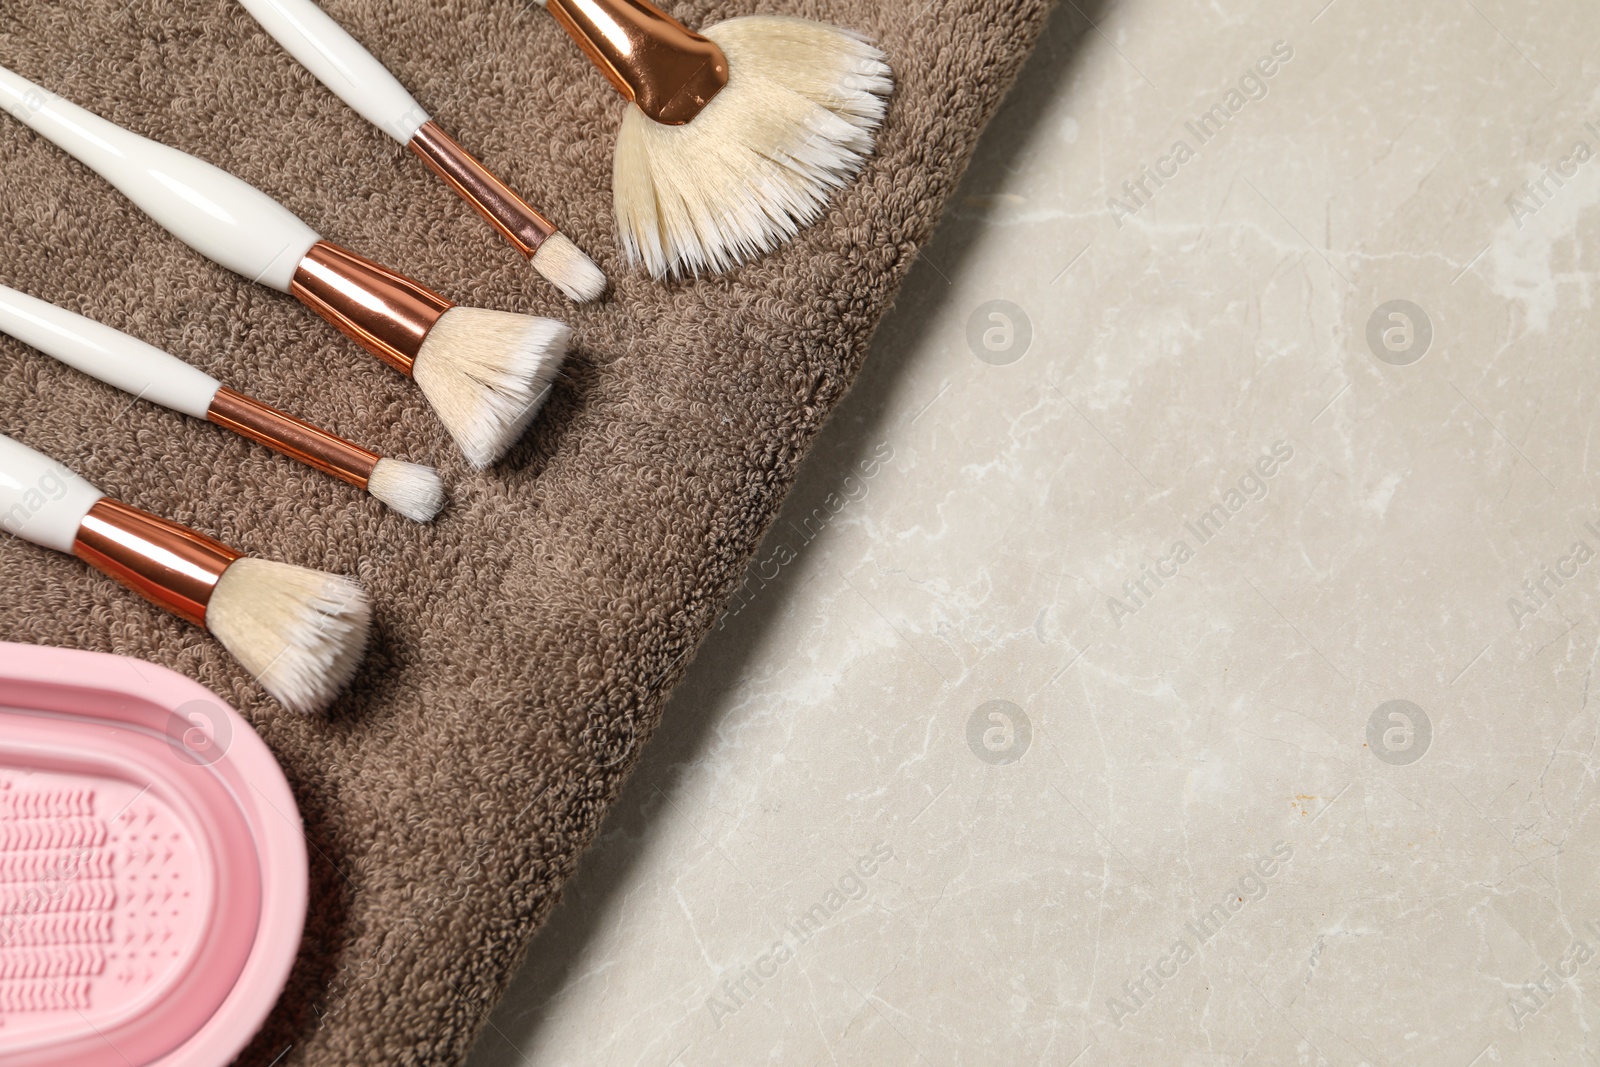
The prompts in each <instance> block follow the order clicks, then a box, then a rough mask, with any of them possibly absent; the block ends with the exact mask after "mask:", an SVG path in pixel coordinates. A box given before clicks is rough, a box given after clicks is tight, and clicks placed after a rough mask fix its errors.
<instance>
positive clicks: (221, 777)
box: [0, 643, 306, 1067]
mask: <svg viewBox="0 0 1600 1067" xmlns="http://www.w3.org/2000/svg"><path fill="white" fill-rule="evenodd" d="M305 913H306V850H305V840H304V837H303V834H302V832H301V825H300V815H299V810H298V808H297V807H296V805H295V801H294V795H293V794H292V793H291V792H290V791H289V784H288V783H287V782H286V781H284V777H283V772H282V771H281V770H279V768H278V764H277V761H276V760H274V759H273V757H272V753H271V752H270V751H269V750H268V749H267V746H266V745H265V744H263V743H262V741H261V739H260V738H259V737H257V736H256V733H255V731H254V730H252V729H251V728H250V726H249V724H248V723H246V722H245V721H244V720H243V719H241V718H240V717H239V716H238V714H237V713H236V712H234V710H233V709H232V708H229V707H228V706H227V705H225V704H224V703H223V702H222V701H221V700H220V699H218V698H217V697H216V696H215V695H214V694H213V693H211V692H210V691H209V690H206V689H204V688H202V687H201V686H199V685H197V684H195V683H194V682H192V681H190V680H189V679H187V678H184V677H182V676H180V675H177V674H174V673H173V672H171V671H169V670H166V669H165V668H162V667H157V666H155V665H154V664H150V663H144V662H142V661H138V660H131V659H125V658H123V657H120V656H106V655H100V654H98V653H92V652H73V651H69V650H66V649H59V648H43V647H39V646H34V645H12V644H3V643H0V1063H3V1064H5V1065H6V1067H224V1065H225V1064H227V1063H228V1062H229V1061H231V1060H232V1059H233V1058H234V1056H236V1055H237V1054H238V1053H239V1051H240V1050H241V1049H243V1048H244V1046H245V1045H246V1044H247V1043H248V1042H249V1041H250V1038H251V1037H252V1036H253V1035H254V1034H255V1032H256V1030H257V1029H258V1028H259V1027H260V1026H261V1023H262V1021H263V1020H264V1019H265V1018H266V1016H267V1013H268V1012H269V1011H271V1010H272V1006H273V1004H274V1003H275V1002H276V1001H277V999H278V994H279V993H280V992H281V991H282V989H283V985H284V983H285V981H287V979H288V976H289V969H290V967H291V966H293V964H294V959H295V955H296V954H297V952H298V951H299V947H300V934H301V931H302V929H303V927H304V924H305Z"/></svg>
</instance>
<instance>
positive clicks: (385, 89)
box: [239, 0, 606, 301]
mask: <svg viewBox="0 0 1600 1067" xmlns="http://www.w3.org/2000/svg"><path fill="white" fill-rule="evenodd" d="M239 5H240V6H241V7H243V8H244V9H245V10H246V11H249V12H250V14H252V15H254V16H255V19H256V21H257V22H259V23H260V24H261V27H262V28H263V29H265V30H266V31H267V33H269V34H270V35H271V36H272V37H273V39H274V40H276V41H277V42H278V43H279V44H280V45H282V46H283V48H284V51H286V52H288V53H289V54H290V55H292V56H294V58H295V59H298V60H299V61H300V64H301V65H302V66H304V67H305V68H306V69H307V70H309V71H310V72H311V73H312V74H314V75H316V76H317V78H318V80H320V81H321V82H322V84H323V85H326V86H327V87H328V88H329V89H331V90H332V91H333V92H334V93H335V95H337V96H338V97H339V99H341V100H343V101H344V102H345V103H346V104H349V105H350V107H351V108H352V109H354V110H355V111H356V112H358V113H359V114H360V115H361V117H362V118H364V119H366V120H367V121H368V122H370V123H372V124H373V125H374V126H376V127H378V129H380V130H382V131H383V132H384V133H386V134H388V135H389V136H390V137H393V138H394V139H395V140H396V141H399V142H400V143H401V144H403V145H406V146H407V147H409V148H410V149H411V151H413V152H415V153H416V154H417V155H418V156H420V157H421V158H422V160H423V162H425V163H427V164H428V167H429V168H430V169H431V170H433V172H434V173H435V174H437V175H439V177H441V178H443V179H444V181H445V183H446V184H447V185H449V186H450V188H452V189H454V190H455V191H456V193H457V195H459V196H460V197H461V198H462V199H463V200H465V201H466V202H467V203H468V204H471V205H472V208H473V210H474V211H476V212H477V213H478V214H480V215H482V216H483V217H484V219H486V220H487V221H488V222H489V224H490V225H491V226H493V227H494V228H495V229H497V230H499V231H500V234H501V236H503V237H504V238H505V239H506V240H508V241H510V242H511V245H512V247H513V248H515V249H516V250H517V251H518V252H521V253H522V254H523V255H524V256H527V257H528V258H529V259H530V260H532V262H533V269H534V270H536V271H538V272H539V273H540V274H542V275H544V277H545V278H546V279H548V280H549V281H550V283H551V284H553V285H554V286H555V287H556V288H558V289H560V290H561V291H562V292H563V293H565V294H567V296H569V297H571V298H572V299H573V300H577V301H585V300H594V299H596V298H597V297H599V296H600V294H601V293H603V292H605V288H606V277H605V275H604V274H602V273H600V268H599V267H597V266H595V265H594V261H593V260H591V259H590V258H589V257H588V256H586V255H584V254H583V252H582V251H580V250H579V248H578V246H577V245H575V244H573V243H572V240H571V239H570V238H568V237H567V236H566V235H565V234H563V233H561V232H560V231H558V230H557V229H556V228H555V225H554V224H552V223H551V222H550V220H549V219H547V218H545V217H544V216H543V215H541V214H540V213H539V212H537V211H535V210H534V209H533V208H532V207H530V206H529V205H528V203H527V201H525V200H523V199H522V197H520V196H518V195H517V194H516V193H514V192H513V191H512V190H511V188H510V187H509V186H507V185H506V184H505V182H503V181H501V180H500V179H499V178H497V177H495V175H494V174H493V173H491V172H490V171H489V169H488V168H487V167H485V166H484V165H483V164H482V163H480V162H479V161H478V160H477V159H476V158H475V157H473V155H472V154H471V153H469V152H468V151H467V150H466V149H465V148H462V147H461V146H460V145H459V144H457V143H456V141H455V140H454V138H452V137H451V136H450V135H449V134H447V133H445V132H444V130H442V129H440V128H439V125H438V123H436V122H434V121H433V119H432V118H431V117H429V115H428V113H427V112H426V111H424V110H423V109H422V105H421V104H419V103H417V101H416V99H415V98H413V97H412V95H411V94H410V93H409V92H407V91H406V89H405V87H404V86H403V85H401V84H400V82H399V81H398V80H397V79H396V78H395V76H394V75H393V74H391V73H390V72H389V71H388V69H387V68H385V67H384V66H383V64H381V63H379V62H378V61H377V59H375V58H374V57H373V56H372V53H370V52H368V51H367V50H366V49H365V48H363V47H361V45H360V44H359V43H358V42H357V41H356V39H355V38H354V37H352V36H350V34H349V33H347V32H345V30H344V28H343V27H342V26H340V25H339V24H338V23H337V22H335V21H333V19H331V18H329V17H328V16H327V14H325V13H324V12H323V10H322V9H321V8H320V7H318V6H317V5H316V4H314V3H312V2H311V0H239Z"/></svg>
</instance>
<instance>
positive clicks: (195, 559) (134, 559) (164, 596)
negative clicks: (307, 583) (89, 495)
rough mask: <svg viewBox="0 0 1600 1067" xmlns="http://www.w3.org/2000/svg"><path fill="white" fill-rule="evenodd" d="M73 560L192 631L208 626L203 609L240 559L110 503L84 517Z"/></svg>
mask: <svg viewBox="0 0 1600 1067" xmlns="http://www.w3.org/2000/svg"><path fill="white" fill-rule="evenodd" d="M72 554H73V555H75V556H77V557H78V558H79V559H81V560H83V561H84V562H85V563H87V564H89V565H90V566H91V567H94V568H95V569H96V570H99V571H101V572H102V573H104V574H106V575H108V576H110V577H112V578H115V579H116V580H117V581H119V582H121V583H122V584H123V585H125V586H127V587H128V588H129V589H132V590H133V591H134V592H135V593H138V594H139V595H140V596H142V597H144V598H145V599H146V600H148V601H150V602H151V603H152V604H154V605H156V606H157V607H160V608H165V609H166V610H168V611H170V612H172V613H173V614H174V615H176V616H178V617H179V618H181V619H187V620H188V621H189V622H192V623H194V624H195V625H196V626H204V625H205V624H206V605H207V604H209V603H211V594H212V593H213V592H215V591H216V588H217V582H219V581H220V580H221V579H222V572H223V571H225V570H227V569H228V567H229V565H230V564H232V563H233V561H234V560H236V559H238V558H239V557H241V556H243V555H244V553H243V552H236V551H234V550H233V549H231V548H229V547H228V546H227V545H225V544H222V543H221V542H220V541H213V540H212V539H211V538H209V537H207V536H206V535H205V534H203V533H199V532H197V531H195V530H191V529H189V528H188V527H187V526H179V525H178V524H177V523H175V522H168V521H167V520H166V519H163V518H158V517H157V516H155V515H151V514H150V513H148V512H144V511H140V510H139V509H138V508H133V507H129V506H128V505H127V504H124V503H122V502H121V501H117V500H112V499H110V498H109V497H101V498H100V499H99V500H98V501H96V502H95V505H94V507H92V508H90V509H89V514H88V515H85V516H84V519H83V522H82V523H81V524H80V525H79V526H78V537H77V540H76V541H74V542H73V545H72Z"/></svg>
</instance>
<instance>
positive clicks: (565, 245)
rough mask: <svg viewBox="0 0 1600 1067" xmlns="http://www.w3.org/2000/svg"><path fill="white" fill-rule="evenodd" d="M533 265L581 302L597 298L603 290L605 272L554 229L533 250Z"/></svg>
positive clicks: (571, 296) (569, 239) (564, 291)
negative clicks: (536, 249) (554, 231)
mask: <svg viewBox="0 0 1600 1067" xmlns="http://www.w3.org/2000/svg"><path fill="white" fill-rule="evenodd" d="M533 269H534V270H536V271H538V272H539V273H540V274H542V275H544V277H545V280H546V281H548V282H549V283H550V284H551V285H553V286H555V287H556V288H557V289H560V290H561V291H562V292H563V293H566V294H567V296H568V298H570V299H572V300H576V301H577V302H578V303H580V304H582V303H585V302H587V301H590V300H598V299H600V294H601V293H603V292H605V291H606V276H605V275H604V274H602V273H601V271H600V268H599V267H597V266H595V262H594V260H592V259H590V258H589V257H588V256H586V255H584V254H583V250H582V249H581V248H579V247H578V246H577V245H575V244H573V243H572V239H571V238H570V237H568V236H567V235H566V234H564V233H553V234H551V235H550V236H549V237H547V238H545V240H544V242H543V243H542V244H540V245H539V250H538V251H537V252H535V253H534V254H533Z"/></svg>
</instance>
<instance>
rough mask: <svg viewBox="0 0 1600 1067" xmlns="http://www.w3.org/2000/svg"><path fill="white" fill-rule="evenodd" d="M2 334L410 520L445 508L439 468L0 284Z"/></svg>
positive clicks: (427, 517)
mask: <svg viewBox="0 0 1600 1067" xmlns="http://www.w3.org/2000/svg"><path fill="white" fill-rule="evenodd" d="M0 333H8V334H10V335H11V336H12V337H15V338H16V339H17V340H19V341H22V342H24V343H26V344H29V345H32V346H33V347H34V348H37V349H38V350H39V351H41V352H43V353H45V354H46V355H49V356H54V357H55V358H56V359H58V360H60V361H61V362H62V363H65V364H66V365H67V366H69V367H74V368H76V369H77V370H80V371H82V372H83V373H85V374H87V375H89V376H90V377H92V378H98V379H100V380H101V381H102V382H105V383H106V384H107V385H110V386H115V387H116V388H118V389H121V390H122V391H123V392H125V393H129V394H131V395H133V396H134V397H136V398H140V399H144V400H148V401H150V402H151V403H155V404H160V405H161V406H162V407H167V408H171V409H172V410H173V411H178V412H182V413H183V414H185V415H191V416H193V417H194V418H197V419H205V420H207V421H209V422H214V423H216V424H217V425H218V426H223V427H226V428H227V429H230V430H232V431H233V432H234V433H237V434H239V435H240V436H242V437H248V438H249V439H250V440H252V441H256V442H258V443H260V444H263V445H266V446H267V447H268V448H270V449H272V450H274V451H276V452H280V453H282V454H283V455H285V456H288V457H289V458H290V459H293V460H298V461H299V462H301V463H304V464H306V465H307V466H308V467H314V468H316V469H317V470H320V471H322V472H323V473H324V474H331V475H333V476H334V477H335V478H338V479H340V480H342V481H346V482H349V483H350V484H351V485H353V486H355V487H356V488H357V489H364V490H366V491H367V492H369V493H371V494H372V495H373V496H375V497H377V498H378V499H379V500H381V501H383V502H384V503H385V504H388V505H389V506H390V507H391V508H394V509H395V510H396V511H398V512H400V513H401V514H402V515H404V516H406V518H408V519H415V520H416V521H417V522H428V521H429V520H431V519H432V518H433V517H434V516H435V515H437V514H439V509H440V508H442V507H444V483H443V482H441V481H440V480H439V472H438V471H436V470H434V469H433V468H432V467H424V466H422V465H421V464H418V463H406V462H404V461H402V460H398V459H389V458H387V457H385V456H380V455H378V454H377V453H376V452H372V451H370V450H368V449H365V448H362V447H361V446H360V445H357V444H352V443H351V442H349V441H346V440H345V439H344V438H342V437H338V436H335V435H334V434H331V433H329V432H328V431H326V430H323V429H320V428H319V427H316V426H313V425H311V424H310V423H308V422H303V421H301V420H300V419H297V418H295V417H294V416H293V415H288V414H285V413H284V412H282V411H279V410H278V409H277V408H274V407H271V406H269V405H267V404H263V403H262V402H261V401H259V400H256V399H255V398H253V397H248V396H245V395H244V394H243V393H239V392H235V391H234V390H232V389H230V388H228V387H227V386H225V385H223V384H222V383H221V382H219V381H217V380H216V379H215V378H213V377H211V376H210V375H209V374H206V373H205V372H204V371H201V370H198V369H197V368H195V367H191V366H190V365H189V364H187V363H185V362H184V361H183V360H181V359H179V358H178V357H177V356H174V355H171V354H169V353H166V352H163V351H161V349H159V348H156V347H154V346H152V345H148V344H145V343H144V342H143V341H141V340H139V339H138V338H137V337H130V336H128V335H127V334H125V333H122V332H120V331H118V330H114V329H112V328H111V327H110V326H107V325H105V324H104V323H99V322H95V321H94V320H93V319H86V318H84V317H83V316H82V315H77V314H74V313H73V312H71V311H68V310H66V309H65V308H60V307H57V306H56V305H54V304H49V303H46V302H45V301H43V300H39V299H36V298H34V297H31V296H28V295H27V294H25V293H19V292H17V291H16V290H15V289H8V288H6V287H5V286H3V285H0Z"/></svg>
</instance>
